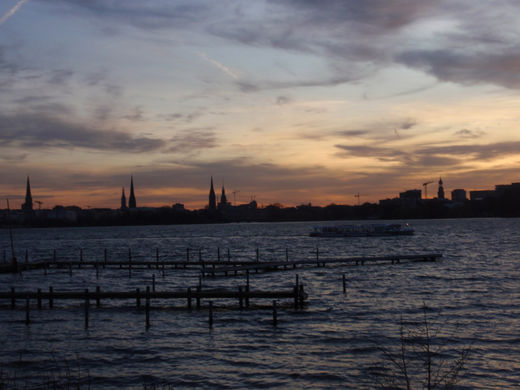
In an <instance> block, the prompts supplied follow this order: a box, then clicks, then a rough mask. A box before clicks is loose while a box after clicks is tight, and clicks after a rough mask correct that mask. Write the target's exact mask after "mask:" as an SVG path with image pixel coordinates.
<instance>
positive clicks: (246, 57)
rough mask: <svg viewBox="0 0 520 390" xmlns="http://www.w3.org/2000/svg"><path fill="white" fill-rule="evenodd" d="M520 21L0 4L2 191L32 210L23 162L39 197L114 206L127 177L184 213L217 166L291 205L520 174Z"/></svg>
mask: <svg viewBox="0 0 520 390" xmlns="http://www.w3.org/2000/svg"><path fill="white" fill-rule="evenodd" d="M519 18H520V2H518V1H517V0H510V1H509V0H499V1H492V2H491V1H475V0H445V1H443V0H438V1H418V0H417V1H412V0H393V1H388V0H364V1H358V0H320V1H312V0H301V1H297V0H276V1H275V0H272V1H270V0H264V1H251V0H248V1H245V0H244V1H239V0H218V1H217V0H214V1H209V0H206V1H198V0H186V1H173V0H172V1H170V0H163V1H155V0H152V1H129V0H110V1H108V0H89V1H84V0H21V1H14V0H3V1H1V2H0V91H1V93H0V107H1V110H0V175H1V176H0V177H1V180H0V195H1V196H2V198H4V199H5V198H6V197H9V199H12V203H13V205H14V206H15V207H19V206H20V204H21V203H22V201H23V199H22V198H23V196H24V194H25V181H26V177H27V175H29V176H30V178H31V184H32V192H33V198H34V200H39V201H41V202H43V205H42V206H43V207H44V208H50V207H53V206H54V205H56V204H62V205H77V206H80V207H84V208H86V207H114V208H115V207H118V206H119V198H120V194H121V187H122V186H125V188H126V192H127V195H128V192H129V188H128V187H129V184H130V175H133V178H134V184H135V188H136V197H137V203H138V205H140V206H162V205H171V204H173V203H176V202H180V203H184V204H185V205H186V207H188V208H201V207H203V206H204V205H205V204H206V203H207V195H208V189H209V181H210V176H213V178H214V182H215V185H216V187H218V188H217V190H218V192H219V190H220V187H221V186H222V184H224V185H225V187H226V190H227V193H228V199H230V200H233V199H235V200H236V202H237V203H245V202H247V201H249V200H250V199H251V197H255V198H256V200H257V201H258V203H259V205H262V204H263V205H267V204H270V203H274V202H279V203H281V204H283V205H286V206H290V205H298V204H302V203H309V202H311V203H313V204H316V205H327V204H330V203H337V204H356V203H357V199H356V198H355V197H354V195H355V194H357V193H359V194H360V195H361V201H362V202H365V201H372V202H376V201H377V200H379V199H383V198H387V197H394V196H397V195H398V193H399V191H403V190H406V189H423V187H422V183H424V182H426V181H430V180H435V181H437V180H438V179H439V177H442V178H443V180H444V183H445V187H446V190H447V192H448V193H449V192H451V190H453V189H454V188H464V189H466V190H468V191H469V190H473V189H492V188H494V185H495V184H509V183H511V182H515V181H520V131H519V126H518V123H519V120H520V23H519ZM515 26H516V27H515ZM234 191H236V193H235V196H233V194H232V192H234ZM435 192H436V185H433V184H432V185H430V187H428V195H430V196H432V195H433V194H434V193H435ZM4 203H5V201H4V200H3V199H2V203H1V204H0V208H4V207H5V205H4Z"/></svg>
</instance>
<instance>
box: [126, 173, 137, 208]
mask: <svg viewBox="0 0 520 390" xmlns="http://www.w3.org/2000/svg"><path fill="white" fill-rule="evenodd" d="M136 207H137V203H136V201H135V194H134V177H133V176H130V198H128V208H130V209H135V208H136Z"/></svg>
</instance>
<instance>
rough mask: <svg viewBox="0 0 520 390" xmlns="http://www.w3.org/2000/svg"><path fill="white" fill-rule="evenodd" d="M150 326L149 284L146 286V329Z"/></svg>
mask: <svg viewBox="0 0 520 390" xmlns="http://www.w3.org/2000/svg"><path fill="white" fill-rule="evenodd" d="M149 327H150V286H146V329H148V328H149Z"/></svg>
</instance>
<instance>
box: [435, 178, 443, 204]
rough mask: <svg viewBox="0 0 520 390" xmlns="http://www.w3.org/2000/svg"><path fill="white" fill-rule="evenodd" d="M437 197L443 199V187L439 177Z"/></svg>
mask: <svg viewBox="0 0 520 390" xmlns="http://www.w3.org/2000/svg"><path fill="white" fill-rule="evenodd" d="M437 198H439V199H444V187H443V186H442V179H441V178H439V191H437Z"/></svg>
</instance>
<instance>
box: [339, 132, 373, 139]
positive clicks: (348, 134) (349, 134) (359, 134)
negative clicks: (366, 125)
mask: <svg viewBox="0 0 520 390" xmlns="http://www.w3.org/2000/svg"><path fill="white" fill-rule="evenodd" d="M369 133H370V132H369V131H368V130H340V131H337V132H336V133H335V134H336V135H339V136H340V137H345V138H352V137H362V136H364V135H367V134H369Z"/></svg>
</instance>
